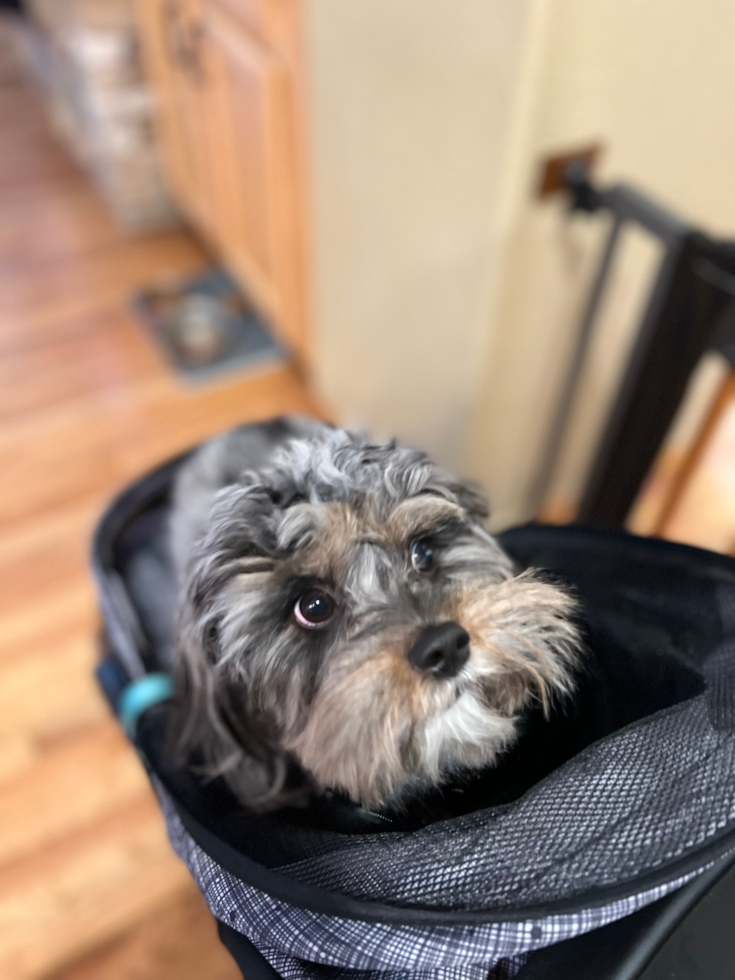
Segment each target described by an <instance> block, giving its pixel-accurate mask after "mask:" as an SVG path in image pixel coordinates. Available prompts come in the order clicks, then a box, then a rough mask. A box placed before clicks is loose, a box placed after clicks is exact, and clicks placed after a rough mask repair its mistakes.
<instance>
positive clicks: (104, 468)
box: [0, 22, 316, 980]
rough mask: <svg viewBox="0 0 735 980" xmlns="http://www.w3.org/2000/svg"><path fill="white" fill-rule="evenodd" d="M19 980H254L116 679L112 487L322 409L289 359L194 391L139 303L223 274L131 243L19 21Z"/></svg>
mask: <svg viewBox="0 0 735 980" xmlns="http://www.w3.org/2000/svg"><path fill="white" fill-rule="evenodd" d="M0 126H1V127H2V132H3V152H2V153H1V154H0V473H2V481H0V977H2V978H3V980H33V978H42V977H43V978H47V980H51V978H53V980H92V978H94V980H133V978H135V980H174V978H176V980H232V978H235V977H237V976H239V973H238V971H237V970H236V968H235V967H234V964H233V963H232V961H231V960H230V959H229V956H228V955H227V953H226V952H225V951H224V948H223V947H221V946H220V944H219V941H218V940H217V938H216V934H215V929H214V923H213V921H212V920H211V918H210V916H209V914H208V912H207V911H206V909H205V907H204V905H203V902H202V900H201V899H200V898H199V896H198V893H196V892H195V889H194V886H193V885H192V883H191V881H190V879H189V875H188V872H186V870H185V869H184V868H183V866H182V865H180V863H179V862H178V860H177V859H176V858H175V857H174V855H173V853H172V852H171V850H170V848H169V846H168V842H167V840H166V837H165V832H164V827H163V822H162V819H161V816H160V814H159V811H158V807H157V805H156V803H155V801H154V799H153V797H152V794H151V792H150V789H149V787H148V784H147V781H146V779H145V776H144V774H143V770H142V768H141V766H140V764H139V762H138V760H137V758H136V757H135V754H134V753H133V752H132V750H131V748H130V746H129V744H128V743H127V741H126V740H125V739H124V737H123V736H122V734H121V733H120V730H119V728H118V726H117V724H116V723H115V722H114V721H113V720H112V718H111V717H110V716H109V713H108V711H107V708H106V706H105V704H104V703H103V701H102V699H101V697H100V695H99V693H98V692H97V689H96V687H95V684H94V682H93V680H92V670H93V667H94V662H95V632H96V629H97V626H98V615H97V608H96V599H95V595H94V592H93V588H92V584H91V581H90V578H89V575H88V571H87V553H88V549H89V539H90V534H91V532H92V528H93V527H94V524H95V521H96V519H97V517H98V515H99V514H100V512H101V510H102V508H103V507H104V506H105V503H106V502H107V500H108V499H109V498H110V496H111V495H112V494H113V493H115V491H116V490H118V489H119V488H120V487H122V486H123V485H125V484H126V483H127V482H129V481H130V480H132V479H133V478H135V477H136V476H137V475H139V474H140V473H142V472H143V471H144V470H146V469H147V468H149V467H152V466H155V465H156V464H157V463H159V462H161V461H162V460H163V459H165V458H166V457H167V456H170V455H172V454H174V453H176V452H178V451H179V450H181V449H183V448H184V447H186V446H188V445H191V444H193V443H195V442H197V441H199V440H201V439H202V438H204V437H206V436H207V435H209V434H211V433H213V432H215V431H217V430H219V429H221V428H224V427H226V426H229V425H232V424H234V423H236V422H238V421H243V420H248V419H255V418H259V417H267V416H270V415H274V414H278V413H282V412H291V411H300V412H309V411H316V406H315V404H314V403H313V401H312V399H311V398H310V396H309V394H308V393H307V392H306V390H305V389H304V387H303V385H302V384H301V383H300V381H299V380H298V378H297V377H296V375H295V374H294V373H293V372H291V371H290V370H286V369H280V370H275V371H271V372H270V373H264V374H261V375H259V376H257V377H249V378H248V377H237V378H233V379H231V380H227V381H222V382H220V383H218V384H217V385H211V386H206V387H204V386H202V387H196V388H195V387H185V386H184V385H182V383H181V382H180V381H179V380H178V379H177V378H176V377H175V376H174V375H173V374H172V373H171V372H170V371H169V369H168V368H167V367H166V366H165V365H164V363H163V362H162V360H161V358H160V356H159V354H158V352H157V350H155V349H154V347H153V346H152V344H151V343H150V342H149V340H148V339H147V338H146V336H145V335H144V334H143V333H142V332H141V331H140V330H139V328H138V327H137V325H136V324H135V323H134V322H133V321H132V320H131V319H130V317H129V316H128V314H127V312H126V306H127V302H128V300H129V297H130V294H131V292H132V291H133V290H134V289H135V288H136V287H138V286H140V285H141V284H143V283H145V282H147V281H150V280H151V279H152V278H154V277H155V276H157V275H159V274H162V273H165V272H183V271H187V270H191V269H195V268H198V267H200V266H202V265H203V264H205V263H206V256H205V255H204V253H203V252H202V250H201V248H200V247H199V245H198V244H197V243H196V241H195V240H194V239H193V238H192V237H191V236H190V235H189V234H187V233H186V232H184V231H173V232H168V233H166V234H159V235H156V236H150V237H146V238H142V239H141V238H139V239H130V238H127V237H126V236H125V235H124V234H123V233H121V232H120V231H119V230H118V229H117V228H116V227H115V226H114V224H113V223H112V221H111V219H110V217H109V215H108V213H107V210H106V208H105V206H104V205H103V203H102V202H101V201H100V199H99V198H98V197H97V195H96V193H95V191H94V190H93V188H92V187H91V185H90V184H89V182H88V181H87V179H86V178H85V177H84V176H83V175H82V174H81V173H80V172H79V171H78V170H77V168H76V167H75V165H74V164H73V162H72V161H71V160H70V158H69V157H68V155H67V154H66V153H65V152H64V150H63V149H62V148H61V147H60V146H59V145H58V144H57V142H56V140H55V139H54V137H53V134H52V133H51V132H50V130H49V128H48V125H47V123H46V119H45V115H44V113H43V111H42V107H41V105H40V103H39V101H38V98H37V95H36V93H35V92H34V91H33V90H32V89H31V88H30V87H29V86H28V85H27V84H26V83H25V82H24V80H23V77H22V75H21V74H20V72H19V71H18V69H17V66H15V65H14V64H13V60H12V50H11V49H10V48H9V43H8V37H7V28H5V27H4V26H3V24H2V22H0Z"/></svg>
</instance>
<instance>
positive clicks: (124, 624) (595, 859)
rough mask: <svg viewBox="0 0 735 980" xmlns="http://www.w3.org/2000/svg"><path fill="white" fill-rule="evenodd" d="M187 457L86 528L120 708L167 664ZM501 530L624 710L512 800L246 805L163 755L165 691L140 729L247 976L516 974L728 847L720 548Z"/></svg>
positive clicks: (730, 814) (139, 740) (679, 882)
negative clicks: (353, 812) (580, 611)
mask: <svg viewBox="0 0 735 980" xmlns="http://www.w3.org/2000/svg"><path fill="white" fill-rule="evenodd" d="M180 462H181V461H180V460H177V461H174V462H173V463H170V464H168V465H167V466H164V467H162V468H161V469H159V470H157V471H155V472H154V473H152V474H150V475H149V476H147V477H145V478H144V479H142V480H141V481H139V482H138V483H136V484H135V485H133V486H132V487H131V488H130V489H129V490H127V491H126V492H125V493H123V494H122V495H121V496H120V497H119V498H118V499H117V500H116V501H115V502H114V503H113V504H112V506H111V507H110V509H109V510H108V512H107V513H106V515H105V516H104V518H103V520H102V521H101V523H100V526H99V528H98V531H97V535H96V538H95V542H94V555H93V564H94V571H95V575H96V579H97V584H98V588H99V593H100V601H101V607H102V611H103V616H104V622H105V636H106V640H107V655H106V657H105V660H104V661H103V664H102V666H101V668H100V670H99V672H98V673H99V677H100V680H101V682H102V684H103V687H104V688H105V690H106V692H107V694H108V696H109V697H110V699H111V701H112V702H113V704H116V703H117V699H118V696H119V693H120V691H121V690H122V688H124V687H125V685H126V684H128V683H129V682H130V681H131V680H135V679H136V678H140V677H141V676H144V675H145V674H146V673H148V672H152V671H161V670H163V671H165V670H167V668H168V667H169V666H170V660H171V651H172V646H171V635H172V622H173V606H174V601H175V589H174V583H173V580H172V573H171V567H170V562H169V558H168V546H167V531H166V519H167V513H168V498H169V491H170V485H171V480H172V477H173V474H174V472H175V470H176V467H177V466H178V465H180ZM501 542H502V544H503V546H504V547H505V548H506V549H507V550H508V551H509V552H510V553H511V554H512V555H513V556H514V557H515V558H516V560H517V561H518V562H519V563H520V564H521V565H523V566H533V567H541V568H546V569H549V570H550V571H552V572H554V573H557V574H559V575H561V576H563V577H564V578H565V579H566V580H567V581H569V582H571V583H572V584H573V585H574V587H575V588H576V590H577V591H578V593H579V596H580V598H581V600H582V602H583V605H584V608H585V613H586V617H587V620H588V623H589V633H590V641H591V643H592V645H593V647H594V649H595V650H596V652H597V654H598V656H599V659H600V662H601V663H602V665H603V674H604V683H605V686H606V696H607V697H608V699H609V703H610V705H611V706H612V708H613V710H614V712H615V717H616V719H617V730H615V731H614V732H613V733H612V734H610V735H608V736H606V737H605V738H603V739H601V740H599V741H597V742H595V743H593V744H592V745H589V746H588V747H587V748H585V749H584V750H583V751H582V752H580V753H579V754H577V755H575V756H574V757H573V758H571V759H569V760H568V761H566V762H565V763H564V764H563V765H562V766H561V767H560V768H558V769H556V770H555V771H554V772H552V773H551V774H550V775H548V776H547V777H546V778H544V779H542V780H541V781H540V782H539V783H538V784H536V785H535V786H533V787H532V788H531V789H530V790H529V791H527V792H526V793H524V794H523V795H522V796H521V797H520V798H519V799H517V800H515V801H514V802H511V803H508V804H505V805H502V806H495V807H491V808H488V809H481V810H478V811H476V812H472V813H469V814H467V815H464V816H460V817H456V818H454V819H449V820H443V821H441V822H438V823H433V824H430V825H429V826H426V827H424V828H422V829H419V830H416V831H413V832H400V831H399V832H396V831H395V830H394V829H391V828H387V829H386V831H385V832H378V833H375V832H373V833H369V834H364V833H362V834H355V833H346V832H337V831H335V830H334V829H332V830H324V829H318V828H315V827H314V826H309V825H308V822H306V823H304V822H301V823H299V821H298V820H292V819H289V818H288V816H287V815H286V816H284V815H280V816H279V815H278V814H276V815H267V816H257V815H253V814H250V813H248V812H245V811H244V810H243V809H242V808H241V807H239V806H238V805H237V804H236V802H235V801H234V799H233V798H232V797H231V795H230V794H229V792H228V791H227V790H226V788H225V787H224V786H223V785H222V783H221V782H219V781H214V782H210V783H207V784H204V783H202V782H201V781H200V780H198V779H197V777H196V776H195V775H193V774H192V773H190V772H186V771H182V770H176V769H172V768H171V767H170V765H169V764H168V763H167V761H166V756H165V753H164V752H163V751H162V748H161V746H162V743H163V732H164V729H165V720H166V708H165V705H162V706H159V707H157V708H152V709H151V710H149V711H148V712H147V713H146V714H144V715H143V717H142V719H141V720H140V722H139V724H138V725H137V729H136V731H135V741H136V744H137V747H138V749H139V751H140V754H141V757H142V759H143V761H144V764H145V765H146V767H147V769H148V771H149V773H150V776H151V779H152V782H153V785H154V787H155V789H156V792H157V794H158V796H159V800H160V802H161V807H162V810H163V813H164V815H165V818H166V822H167V826H168V831H169V835H170V838H171V841H172V844H173V846H174V848H175V850H176V851H177V853H178V854H179V856H180V857H181V858H182V859H183V860H184V861H185V863H186V864H187V865H188V867H189V869H190V871H191V873H192V875H193V877H194V878H195V880H196V882H197V884H198V885H199V887H200V889H201V890H202V892H203V894H204V896H205V899H206V901H207V903H208V904H209V907H210V909H211V910H212V912H213V914H214V915H215V917H216V918H217V920H218V921H219V923H220V931H221V935H222V938H223V940H224V942H225V943H226V944H227V946H228V948H230V949H231V951H232V952H233V954H234V955H236V958H237V959H238V962H240V963H241V964H245V963H247V964H250V966H249V967H248V969H250V970H251V972H250V973H249V974H248V975H249V976H251V977H255V976H260V977H267V976H282V977H288V978H294V980H296V978H319V977H324V978H342V977H344V978H345V980H347V978H348V977H350V978H355V980H357V978H360V977H366V978H367V977H370V978H375V980H399V978H401V980H419V978H421V980H424V978H425V980H429V978H432V980H443V978H447V980H475V978H476V980H485V978H487V977H489V976H490V977H495V978H501V977H510V976H514V975H515V974H516V973H517V972H518V970H519V969H520V968H521V967H522V965H523V963H524V962H525V961H526V959H527V958H528V955H529V953H530V952H531V951H532V950H536V949H539V948H541V947H545V946H548V945H549V944H551V943H556V942H558V941H560V940H563V939H567V938H569V937H573V936H577V935H580V934H582V933H586V932H589V931H590V930H593V929H597V928H600V927H601V926H604V925H606V924H607V923H610V922H613V921H615V920H618V919H621V918H622V917H624V916H627V915H629V914H631V913H633V912H635V911H636V910H638V909H641V908H643V907H644V906H646V905H648V904H649V903H651V902H654V901H657V900H659V899H661V898H662V896H664V895H667V894H669V893H671V892H674V891H675V890H677V889H679V888H681V887H682V886H683V885H684V884H686V883H687V882H691V881H692V880H693V879H694V878H696V877H697V876H698V875H700V874H701V873H702V872H703V871H704V870H705V869H710V868H713V867H717V866H719V865H721V864H723V863H724V862H726V861H727V860H729V859H730V857H731V856H732V855H733V853H735V736H734V734H733V731H734V726H735V562H734V561H732V560H730V559H729V558H726V557H724V556H720V555H714V554H710V553H708V552H704V551H699V550H697V549H693V548H688V547H684V546H679V545H674V544H670V543H665V542H661V541H655V540H648V539H642V538H635V537H631V536H628V535H625V534H618V533H609V532H599V531H592V530H586V529H582V528H575V527H568V528H549V527H540V526H534V525H531V526H528V527H522V528H519V529H515V530H512V531H508V532H506V533H505V534H503V535H502V536H501ZM253 964H255V966H254V965H253ZM258 964H259V965H258ZM253 971H255V972H253ZM274 971H275V972H274Z"/></svg>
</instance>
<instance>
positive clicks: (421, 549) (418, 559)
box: [411, 541, 434, 572]
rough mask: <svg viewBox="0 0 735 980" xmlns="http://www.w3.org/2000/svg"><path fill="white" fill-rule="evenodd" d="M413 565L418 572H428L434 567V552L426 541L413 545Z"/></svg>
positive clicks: (416, 542)
mask: <svg viewBox="0 0 735 980" xmlns="http://www.w3.org/2000/svg"><path fill="white" fill-rule="evenodd" d="M411 564H412V565H413V567H414V568H415V569H416V571H417V572H428V571H429V569H431V568H433V567H434V552H433V550H432V549H431V548H430V547H429V545H428V544H427V543H426V541H414V543H413V544H412V545H411Z"/></svg>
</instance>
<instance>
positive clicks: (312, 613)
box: [293, 589, 335, 630]
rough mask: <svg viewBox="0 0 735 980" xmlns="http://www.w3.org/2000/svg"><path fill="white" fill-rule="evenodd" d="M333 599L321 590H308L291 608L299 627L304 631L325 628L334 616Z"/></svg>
mask: <svg viewBox="0 0 735 980" xmlns="http://www.w3.org/2000/svg"><path fill="white" fill-rule="evenodd" d="M334 608H335V605H334V599H333V598H332V597H331V596H330V595H328V594H327V593H326V592H323V591H322V590H321V589H309V591H308V592H305V593H304V594H303V595H302V596H301V598H300V599H299V601H298V602H297V603H296V605H295V606H294V607H293V614H294V618H295V619H296V622H297V623H298V624H299V626H305V627H306V629H311V630H313V629H319V627H320V626H326V624H327V623H328V622H329V620H330V619H331V618H332V616H333V615H334Z"/></svg>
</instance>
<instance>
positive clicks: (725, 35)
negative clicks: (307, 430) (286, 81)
mask: <svg viewBox="0 0 735 980" xmlns="http://www.w3.org/2000/svg"><path fill="white" fill-rule="evenodd" d="M305 9H306V11H307V23H306V50H307V64H308V66H309V69H308V70H309V99H308V104H309V110H310V119H309V133H310V142H311V151H310V153H311V158H310V159H311V183H312V199H313V200H312V214H313V222H312V226H313V256H314V322H315V326H316V338H317V358H316V362H317V368H318V380H319V384H320V387H321V390H322V393H323V394H324V395H325V396H326V398H327V400H328V401H329V402H331V404H332V405H333V406H334V408H335V410H336V414H337V415H338V417H339V418H340V419H341V420H342V421H343V422H348V423H355V422H356V423H358V424H363V425H365V426H367V427H368V428H369V429H370V430H371V431H372V432H373V434H375V435H376V436H383V435H387V434H397V435H398V436H400V437H401V438H403V439H404V440H406V441H408V442H412V443H414V444H417V445H421V446H424V447H426V448H428V449H430V450H431V451H433V452H434V453H436V454H437V455H438V456H439V457H440V458H441V459H443V460H444V461H445V462H447V463H449V464H450V465H453V466H456V467H458V468H459V469H460V470H463V471H464V472H465V473H467V474H469V475H472V476H474V477H476V478H479V479H480V480H481V481H482V482H483V483H484V484H485V485H486V486H487V487H488V489H489V491H490V495H491V499H492V500H493V502H494V506H495V515H496V516H495V520H496V524H497V525H504V524H508V523H512V522H515V521H518V520H523V519H525V518H527V517H529V516H531V501H530V495H529V491H530V487H531V486H532V484H533V479H534V475H535V471H536V467H537V464H538V459H539V454H540V450H541V447H542V445H543V442H544V438H545V436H546V433H547V429H548V421H549V414H550V411H551V409H552V407H553V405H554V403H555V399H556V397H557V395H558V392H559V387H560V382H561V378H562V377H563V372H564V369H565V365H566V362H567V359H568V357H569V353H570V350H571V348H572V343H573V340H574V334H575V329H576V327H577V324H578V321H579V315H580V310H581V307H582V303H583V300H584V298H585V295H586V291H587V289H588V285H589V277H590V274H591V271H592V270H593V267H594V262H595V260H596V257H597V249H598V248H599V245H600V242H601V236H602V233H603V231H604V220H602V219H600V218H598V217H594V218H589V217H581V218H580V217H575V218H572V219H570V218H568V217H567V216H566V215H565V214H564V210H563V208H562V207H561V205H560V204H559V203H558V202H556V201H549V202H544V203H539V202H538V201H536V200H535V199H534V197H533V187H534V185H535V182H536V179H537V171H538V165H539V161H540V159H541V157H543V156H544V155H546V154H548V153H549V152H554V151H557V150H564V149H567V148H570V147H572V148H573V147H574V146H576V145H579V144H586V143H588V142H589V141H591V140H594V141H600V142H602V143H603V144H604V145H605V147H606V151H605V154H604V158H603V161H602V166H601V167H600V170H599V176H600V178H601V179H602V180H611V181H612V180H618V179H626V180H629V181H631V182H634V183H636V184H638V185H639V186H640V187H642V188H644V189H648V190H650V191H651V192H652V193H654V194H655V195H656V196H657V197H658V198H659V199H660V200H661V201H662V202H664V203H668V204H669V205H670V206H671V207H672V208H675V209H676V210H678V211H679V212H680V213H681V214H683V215H684V216H688V217H689V218H691V219H692V220H693V221H696V222H700V223H701V224H702V225H703V226H705V227H706V228H708V229H710V230H713V231H720V232H722V233H724V234H732V233H733V232H734V231H735V189H734V188H733V176H732V175H733V174H735V109H733V106H735V57H733V50H734V48H733V44H734V42H735V3H733V2H732V0H647V2H646V3H640V2H638V0H492V2H488V0H400V2H396V0H305ZM629 239H630V240H629V242H628V245H627V247H626V249H625V250H624V252H623V253H622V254H621V257H620V261H619V263H618V265H617V266H616V269H615V276H614V282H615V286H614V288H613V289H611V292H610V294H609V295H608V296H607V297H606V300H605V304H604V316H603V317H602V318H601V332H600V335H599V336H598V337H597V338H596V342H595V345H594V349H593V356H592V359H591V366H590V370H589V372H588V374H587V376H586V379H585V383H584V386H583V389H582V390H583V398H582V399H581V403H580V404H579V405H578V406H577V409H578V410H577V412H576V425H575V427H574V429H573V431H572V435H571V438H570V440H569V443H568V445H567V447H566V450H565V454H564V457H563V464H562V466H561V468H560V472H559V473H558V474H557V480H556V485H555V492H556V493H557V494H560V495H562V496H563V497H568V498H573V497H574V495H575V493H576V492H577V490H578V487H579V485H580V483H581V481H582V478H583V476H584V472H585V468H586V465H587V461H588V458H589V455H590V452H591V447H592V446H593V445H594V443H595V439H596V438H597V431H598V428H599V424H600V421H601V419H602V417H603V416H604V412H605V410H606V405H607V401H608V400H609V398H610V396H611V393H612V391H613V389H614V384H615V369H616V365H619V364H621V363H622V362H623V360H624V357H625V353H626V350H627V345H628V344H629V343H630V335H631V333H630V331H631V325H632V324H633V323H634V322H635V317H636V313H637V310H638V309H639V308H640V303H641V301H642V296H643V289H644V286H645V283H646V277H647V275H648V274H649V273H650V269H651V267H652V263H653V262H654V261H655V247H654V245H653V244H652V243H651V242H650V241H647V240H645V239H644V238H643V237H642V236H636V235H632V236H629Z"/></svg>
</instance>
